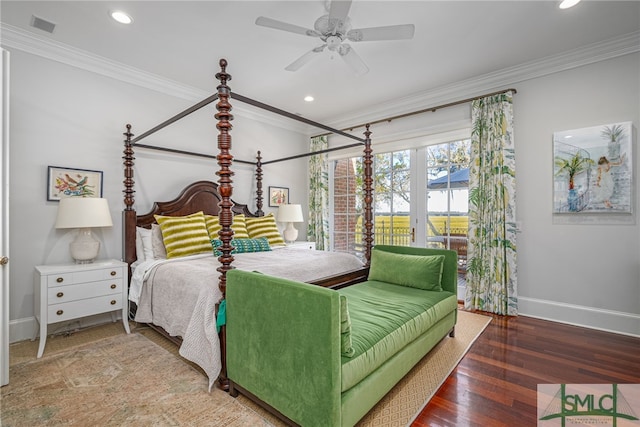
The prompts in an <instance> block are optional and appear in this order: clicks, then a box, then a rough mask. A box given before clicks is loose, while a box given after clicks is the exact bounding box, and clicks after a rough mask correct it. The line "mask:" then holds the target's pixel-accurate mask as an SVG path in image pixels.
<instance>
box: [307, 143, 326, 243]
mask: <svg viewBox="0 0 640 427" xmlns="http://www.w3.org/2000/svg"><path fill="white" fill-rule="evenodd" d="M328 146H329V143H328V140H327V137H326V136H317V137H315V138H311V151H312V152H314V151H320V150H324V149H326V148H327V147H328ZM307 238H308V239H309V240H310V241H312V242H313V241H315V242H316V249H317V250H319V251H322V250H326V251H328V250H329V249H330V246H329V160H328V156H327V154H326V153H324V154H316V155H315V156H311V157H309V229H308V230H307Z"/></svg>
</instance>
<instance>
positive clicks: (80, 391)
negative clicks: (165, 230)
mask: <svg viewBox="0 0 640 427" xmlns="http://www.w3.org/2000/svg"><path fill="white" fill-rule="evenodd" d="M52 341H53V340H52ZM48 344H49V343H47V345H48ZM27 345H28V344H27ZM17 352H19V351H17ZM33 354H34V355H35V353H33ZM31 359H32V360H30V361H25V362H17V363H16V364H14V365H12V366H11V367H10V371H9V380H10V383H9V385H7V386H4V387H2V389H1V396H2V399H1V402H0V405H1V408H0V409H1V411H0V425H2V426H3V427H10V426H12V427H13V426H15V427H18V426H35V425H38V426H46V425H55V426H65V425H76V426H237V427H240V426H269V425H270V424H269V422H268V421H266V420H264V419H263V418H262V417H260V416H259V415H258V414H256V413H255V412H254V411H253V410H251V409H249V408H247V407H245V406H243V405H242V404H241V403H240V402H238V401H237V400H236V399H233V398H232V397H230V396H229V395H228V394H226V393H224V392H222V391H220V390H215V392H212V393H208V392H207V379H206V377H205V376H204V375H203V374H202V373H200V372H199V371H197V370H196V369H194V368H193V367H192V366H191V365H189V364H187V363H184V362H183V361H182V360H181V359H179V358H178V357H176V356H175V355H174V354H172V353H171V352H169V351H167V350H165V349H163V348H161V347H160V346H158V345H156V344H155V343H154V342H152V341H150V340H149V339H147V338H145V337H144V336H143V335H141V334H138V333H132V334H130V335H126V334H124V332H120V333H119V334H118V335H116V336H111V337H106V338H102V339H99V340H98V341H95V342H92V343H85V344H83V345H80V346H77V345H76V346H72V347H71V348H70V349H68V350H66V351H58V352H56V351H54V349H50V348H49V347H47V349H46V350H45V355H44V356H43V357H42V358H41V359H38V360H33V359H34V357H33V356H32V357H31Z"/></svg>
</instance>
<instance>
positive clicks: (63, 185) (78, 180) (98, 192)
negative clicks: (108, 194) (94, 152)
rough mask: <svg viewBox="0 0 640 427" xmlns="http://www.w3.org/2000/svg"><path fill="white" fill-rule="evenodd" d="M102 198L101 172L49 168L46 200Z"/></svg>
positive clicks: (56, 167)
mask: <svg viewBox="0 0 640 427" xmlns="http://www.w3.org/2000/svg"><path fill="white" fill-rule="evenodd" d="M66 197H102V171H94V170H87V169H73V168H63V167H58V166H49V173H48V174H47V200H50V201H58V200H60V199H64V198H66Z"/></svg>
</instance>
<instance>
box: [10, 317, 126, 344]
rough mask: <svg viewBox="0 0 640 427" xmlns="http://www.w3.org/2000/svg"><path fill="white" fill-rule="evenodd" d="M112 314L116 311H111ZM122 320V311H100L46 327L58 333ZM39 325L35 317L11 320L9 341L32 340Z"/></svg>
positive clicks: (50, 332) (49, 330) (49, 331)
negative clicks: (100, 312) (99, 312)
mask: <svg viewBox="0 0 640 427" xmlns="http://www.w3.org/2000/svg"><path fill="white" fill-rule="evenodd" d="M113 313H114V314H115V313H116V312H113ZM114 320H115V321H122V313H121V312H118V313H117V314H116V315H115V316H112V314H111V313H102V314H97V315H95V316H88V317H83V318H80V319H74V320H69V321H67V322H59V323H52V324H50V325H49V327H48V331H47V332H48V334H49V335H52V334H58V333H64V332H68V331H75V330H78V329H84V328H87V327H90V326H96V325H102V324H104V323H109V322H113V321H114ZM39 328H40V327H39V325H38V322H37V321H36V318H35V317H27V318H25V319H17V320H11V321H10V322H9V343H14V342H19V341H26V340H32V339H34V337H35V334H36V333H37V332H38V331H39Z"/></svg>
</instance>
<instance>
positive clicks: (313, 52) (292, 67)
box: [285, 44, 327, 71]
mask: <svg viewBox="0 0 640 427" xmlns="http://www.w3.org/2000/svg"><path fill="white" fill-rule="evenodd" d="M326 46H327V45H326V44H323V45H322V46H318V47H316V48H314V49H311V50H310V51H309V52H307V53H305V54H304V55H302V56H301V57H300V58H298V59H296V60H295V61H293V62H292V63H291V64H289V65H287V67H286V68H285V70H287V71H297V70H299V69H300V68H301V67H302V66H303V65H305V64H306V63H307V62H309V61H311V60H312V59H313V57H314V56H316V54H318V53H320V52H322V51H323V50H324V48H325V47H326Z"/></svg>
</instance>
